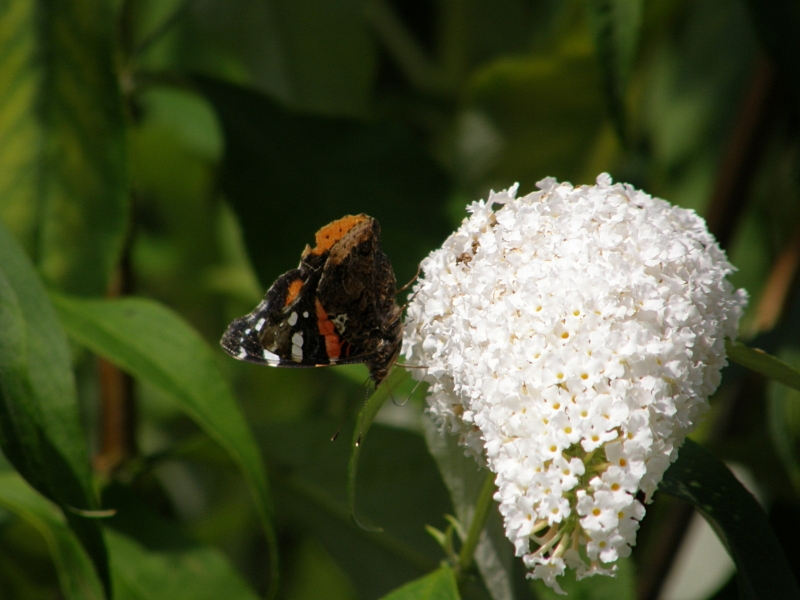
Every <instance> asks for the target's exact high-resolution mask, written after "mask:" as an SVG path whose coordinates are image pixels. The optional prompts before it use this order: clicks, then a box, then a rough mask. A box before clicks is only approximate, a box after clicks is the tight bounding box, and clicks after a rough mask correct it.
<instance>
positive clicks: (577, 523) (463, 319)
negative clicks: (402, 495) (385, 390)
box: [403, 174, 747, 590]
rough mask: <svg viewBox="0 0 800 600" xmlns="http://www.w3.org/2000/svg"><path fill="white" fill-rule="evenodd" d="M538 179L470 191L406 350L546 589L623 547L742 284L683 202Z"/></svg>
mask: <svg viewBox="0 0 800 600" xmlns="http://www.w3.org/2000/svg"><path fill="white" fill-rule="evenodd" d="M538 187H539V191H537V192H533V193H531V194H528V195H527V196H523V197H521V198H517V186H513V187H512V188H509V189H508V190H505V191H502V192H499V193H492V194H491V195H490V196H489V199H488V201H478V202H474V203H472V204H471V205H470V206H469V207H468V212H469V213H470V214H469V217H468V218H467V219H465V220H464V222H463V223H462V225H461V227H460V228H459V229H458V230H457V231H456V232H455V233H454V234H453V235H451V236H450V238H448V239H447V240H446V241H445V243H444V244H443V245H442V247H441V248H440V249H438V250H435V251H434V252H432V253H431V254H430V256H428V257H427V258H426V259H425V260H424V261H423V263H422V271H423V273H424V275H423V277H422V278H420V280H419V281H418V282H417V284H416V286H415V288H414V295H413V299H412V301H411V303H410V305H409V307H408V311H407V320H406V327H405V332H404V342H403V353H404V354H405V356H406V360H408V361H410V362H411V361H415V362H419V363H421V364H425V365H426V367H427V368H426V369H424V370H420V371H419V372H416V371H415V372H414V376H415V377H417V378H424V379H425V380H426V381H428V382H429V383H430V387H429V392H428V410H429V412H430V414H431V415H432V416H433V418H434V419H435V420H436V421H438V423H439V424H440V426H441V427H442V428H443V429H446V430H447V431H450V432H452V433H454V434H456V435H458V437H459V441H460V443H461V444H462V445H463V446H464V447H465V450H466V451H467V452H468V453H470V454H471V455H473V456H474V457H476V458H477V459H478V460H479V461H481V462H482V463H483V464H485V465H486V466H488V468H489V469H491V470H492V471H493V472H494V473H495V474H496V477H495V484H496V488H497V491H496V493H495V499H496V500H497V501H498V502H499V505H500V511H501V514H502V516H503V519H504V524H505V529H506V535H507V536H508V538H509V540H510V541H511V542H512V543H513V544H514V547H515V550H516V553H517V555H518V556H521V557H522V559H523V561H524V563H525V565H526V566H527V567H528V569H530V573H529V575H530V576H531V577H534V578H537V579H542V580H543V581H544V582H545V583H547V584H548V585H550V586H551V587H553V588H554V589H556V590H559V589H560V586H559V585H558V581H557V578H558V577H560V576H561V575H563V573H564V572H565V569H566V568H570V569H573V570H575V571H576V575H578V576H579V577H589V576H592V575H597V574H605V575H608V574H612V573H613V572H614V565H613V563H614V561H616V560H617V559H618V558H619V557H624V556H627V555H628V554H630V549H631V546H633V545H634V544H635V541H636V532H637V529H638V525H639V522H640V521H641V519H642V518H643V517H644V513H645V507H644V504H643V503H642V502H640V501H639V500H638V499H637V494H638V493H639V492H643V493H644V500H645V502H647V501H649V500H650V498H651V496H652V494H653V492H654V491H655V489H656V486H657V485H658V483H659V481H660V480H661V477H662V475H663V473H664V471H665V470H666V469H667V467H669V465H670V463H671V462H672V461H673V460H675V458H676V457H677V451H678V448H679V447H680V445H681V444H682V443H683V440H684V438H685V436H686V434H687V433H689V431H691V429H692V428H693V427H694V426H695V425H696V423H697V421H698V419H699V418H701V417H702V415H703V413H704V412H705V411H706V410H707V407H708V402H707V398H708V396H709V395H710V394H711V393H712V392H713V391H714V390H715V389H716V387H717V386H718V385H719V381H720V370H721V369H722V367H723V366H724V365H725V364H726V361H725V350H724V341H725V338H726V337H728V338H731V339H733V338H734V337H735V335H736V330H737V327H738V321H739V319H740V317H741V314H742V311H743V308H744V306H745V304H746V301H747V295H746V293H745V292H744V290H735V289H734V288H733V286H731V284H730V283H729V282H728V281H727V276H728V275H730V274H731V273H732V272H733V270H734V269H733V267H732V266H731V265H730V264H729V263H728V262H727V260H726V258H725V254H724V252H723V251H722V250H720V249H719V247H718V246H717V244H716V242H715V241H714V239H713V237H712V236H711V234H709V233H708V231H707V229H706V226H705V223H704V222H703V220H702V219H701V218H700V217H698V216H697V215H696V214H695V213H694V212H693V211H690V210H685V209H682V208H679V207H675V206H672V205H670V204H669V203H667V202H665V201H664V200H660V199H658V198H653V197H651V196H650V195H648V194H646V193H644V192H642V191H640V190H637V189H635V188H633V187H632V186H630V185H627V184H615V183H613V182H612V180H611V178H610V177H609V176H608V175H606V174H603V175H600V176H599V177H598V178H597V182H596V185H594V186H582V187H577V188H576V187H573V186H572V185H571V184H568V183H559V182H557V181H556V180H555V179H552V178H547V179H544V180H542V181H541V182H539V184H538ZM495 207H498V208H497V210H495ZM604 565H605V566H604Z"/></svg>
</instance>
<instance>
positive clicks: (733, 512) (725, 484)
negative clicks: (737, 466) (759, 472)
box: [658, 440, 800, 600]
mask: <svg viewBox="0 0 800 600" xmlns="http://www.w3.org/2000/svg"><path fill="white" fill-rule="evenodd" d="M658 489H659V490H660V491H662V492H665V493H667V494H670V495H671V496H675V497H676V498H680V499H681V500H684V501H686V502H688V503H690V504H691V505H692V506H694V507H695V509H696V510H697V511H698V512H699V513H700V514H701V515H703V517H704V518H705V519H706V521H708V523H709V525H711V527H712V528H713V529H714V531H715V532H716V534H717V536H718V537H719V539H720V541H721V542H722V543H723V545H724V546H725V548H726V549H727V550H728V553H729V554H730V556H731V558H732V559H733V561H734V562H735V563H736V569H737V576H738V581H739V595H740V597H741V598H752V599H753V600H756V599H758V598H800V587H798V585H797V581H795V579H794V576H793V575H792V571H791V568H790V567H789V563H788V562H787V560H786V556H785V555H784V553H783V548H781V545H780V543H779V542H778V540H777V538H776V537H775V533H774V532H773V531H772V528H771V527H770V525H769V521H768V519H767V515H766V514H765V513H764V510H763V509H762V508H761V506H760V505H759V503H758V502H757V501H756V499H755V498H754V497H753V495H752V494H751V493H750V492H748V491H747V490H746V489H745V488H744V486H742V484H741V483H739V481H738V480H737V479H736V477H734V476H733V474H732V473H731V472H730V470H729V469H728V468H727V467H726V466H725V464H724V463H723V462H722V461H720V460H719V459H718V458H716V457H715V456H714V455H713V454H711V453H710V452H709V451H708V450H706V449H705V448H703V447H702V446H700V445H699V444H697V443H696V442H693V441H692V440H686V443H684V445H683V447H682V448H681V450H680V454H679V456H678V460H677V461H675V463H674V464H673V465H672V466H671V467H670V468H669V469H668V470H667V472H666V473H665V475H664V479H663V480H662V482H661V484H659V486H658Z"/></svg>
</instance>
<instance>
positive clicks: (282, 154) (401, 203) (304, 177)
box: [195, 78, 451, 284]
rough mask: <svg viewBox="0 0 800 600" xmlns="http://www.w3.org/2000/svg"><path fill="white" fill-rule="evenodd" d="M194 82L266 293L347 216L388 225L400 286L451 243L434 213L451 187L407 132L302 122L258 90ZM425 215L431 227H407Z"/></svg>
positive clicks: (386, 243) (311, 119) (439, 213)
mask: <svg viewBox="0 0 800 600" xmlns="http://www.w3.org/2000/svg"><path fill="white" fill-rule="evenodd" d="M195 81H196V83H197V85H198V87H199V89H200V91H201V92H202V93H203V95H204V96H205V97H206V98H208V100H209V101H210V102H211V103H212V105H213V106H214V109H215V110H216V113H217V116H218V117H219V120H220V122H221V124H222V128H223V132H224V136H225V160H224V164H223V177H222V187H223V191H224V192H225V195H226V198H227V199H228V201H229V202H230V203H231V206H232V207H233V208H234V210H235V211H236V213H237V215H238V216H239V220H240V223H241V227H242V230H243V233H244V237H245V242H246V244H247V249H248V253H249V256H250V259H251V260H252V262H253V266H254V268H255V270H256V273H257V274H258V275H259V278H260V279H261V282H262V283H263V284H269V283H271V282H272V281H274V280H275V278H276V277H277V276H278V275H279V274H280V273H282V272H284V271H286V270H287V269H288V268H290V267H292V266H294V265H296V264H297V260H298V257H299V255H300V252H301V251H302V249H303V245H304V243H305V242H313V236H314V232H315V231H317V230H318V229H319V228H320V227H322V226H323V225H325V224H326V223H328V222H330V221H333V220H334V219H338V218H340V217H341V216H342V215H345V214H358V213H362V212H365V213H368V214H370V215H372V216H373V217H375V218H376V219H377V220H378V221H379V222H380V223H381V225H382V244H383V248H384V250H385V252H386V254H387V255H388V256H389V257H391V259H392V264H393V266H394V270H395V273H396V274H397V278H398V280H399V281H401V282H403V283H404V282H405V281H407V280H408V279H410V278H411V277H412V276H413V275H414V273H415V272H416V270H417V264H418V261H419V260H420V258H421V257H422V256H424V255H425V254H426V253H427V252H428V251H429V250H430V249H431V248H433V247H435V246H437V245H439V244H440V243H441V240H443V239H444V238H445V237H446V236H447V235H448V234H449V233H450V231H451V228H450V227H449V225H448V223H447V221H446V219H445V213H444V208H442V209H441V210H436V207H438V206H440V207H443V206H444V200H445V199H446V197H447V196H448V194H449V192H450V181H449V178H448V176H447V175H446V173H445V172H444V171H443V170H442V169H441V167H439V165H438V164H437V163H436V162H434V160H433V159H432V158H431V157H430V156H429V155H428V154H427V152H426V151H425V150H424V148H423V147H422V146H421V145H420V144H419V142H418V141H417V140H416V139H414V137H413V136H412V135H411V133H410V132H409V131H407V130H405V129H403V128H401V127H398V126H396V125H391V124H386V123H363V122H360V121H355V120H351V119H342V118H325V117H319V116H313V115H307V114H300V113H296V112H292V111H288V110H286V109H284V108H282V107H280V106H279V105H277V104H276V103H275V102H273V101H272V100H270V99H269V98H267V97H266V96H263V95H261V94H258V93H256V92H254V91H253V90H248V89H245V88H241V87H237V86H234V85H231V84H229V83H225V82H222V81H217V80H212V79H207V78H197V79H195ZM412 174H413V175H412ZM418 214H424V215H425V218H424V219H419V220H417V221H415V222H414V224H413V226H409V215H418ZM265 234H267V235H268V236H269V240H268V243H267V242H265V238H264V236H265Z"/></svg>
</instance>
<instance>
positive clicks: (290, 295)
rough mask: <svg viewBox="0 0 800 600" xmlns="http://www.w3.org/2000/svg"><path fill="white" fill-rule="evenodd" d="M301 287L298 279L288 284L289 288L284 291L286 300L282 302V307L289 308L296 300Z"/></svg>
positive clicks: (300, 281) (300, 280) (301, 282)
mask: <svg viewBox="0 0 800 600" xmlns="http://www.w3.org/2000/svg"><path fill="white" fill-rule="evenodd" d="M302 287H303V280H302V279H300V278H298V279H295V280H294V281H293V282H292V283H290V284H289V288H288V289H287V290H286V300H284V301H283V305H284V306H289V305H290V304H291V303H292V302H294V299H295V298H297V295H298V294H299V293H300V289H301V288H302Z"/></svg>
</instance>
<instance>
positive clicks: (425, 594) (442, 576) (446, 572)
mask: <svg viewBox="0 0 800 600" xmlns="http://www.w3.org/2000/svg"><path fill="white" fill-rule="evenodd" d="M460 598H461V595H460V594H459V593H458V586H457V585H456V578H455V575H454V574H453V570H452V569H451V568H450V567H447V566H441V567H439V568H438V569H437V570H436V571H434V572H433V573H431V574H429V575H426V576H425V577H422V578H421V579H417V580H416V581H412V582H411V583H409V584H407V585H404V586H403V587H401V588H400V589H398V590H395V591H393V592H392V593H391V594H387V595H386V596H384V597H383V599H382V600H459V599H460Z"/></svg>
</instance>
